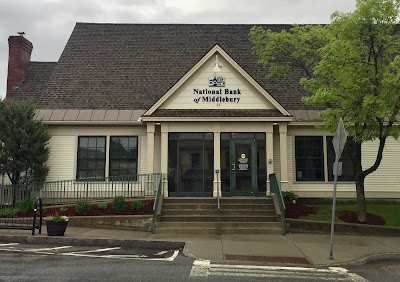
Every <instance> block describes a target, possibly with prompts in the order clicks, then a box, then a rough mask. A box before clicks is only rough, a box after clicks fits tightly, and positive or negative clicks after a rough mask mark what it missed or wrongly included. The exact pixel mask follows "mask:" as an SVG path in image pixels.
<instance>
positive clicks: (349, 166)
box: [326, 136, 355, 181]
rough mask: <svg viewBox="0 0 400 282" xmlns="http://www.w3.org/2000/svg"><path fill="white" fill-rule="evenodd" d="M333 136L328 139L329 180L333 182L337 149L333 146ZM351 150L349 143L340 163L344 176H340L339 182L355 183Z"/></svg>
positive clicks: (345, 147)
mask: <svg viewBox="0 0 400 282" xmlns="http://www.w3.org/2000/svg"><path fill="white" fill-rule="evenodd" d="M332 140H333V136H327V137H326V144H327V149H328V180H329V181H333V180H334V176H333V163H334V162H335V149H334V148H333V144H332ZM350 154H351V148H350V145H349V143H346V145H345V146H344V149H343V152H342V156H341V157H340V160H339V162H342V176H338V181H355V174H354V166H353V162H352V161H351V155H350Z"/></svg>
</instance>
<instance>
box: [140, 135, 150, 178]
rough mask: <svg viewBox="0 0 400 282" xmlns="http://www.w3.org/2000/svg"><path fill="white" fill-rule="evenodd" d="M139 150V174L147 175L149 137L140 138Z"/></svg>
mask: <svg viewBox="0 0 400 282" xmlns="http://www.w3.org/2000/svg"><path fill="white" fill-rule="evenodd" d="M139 146H140V147H139V148H138V149H139V150H138V173H139V174H147V150H148V148H147V136H146V135H143V136H140V137H139Z"/></svg>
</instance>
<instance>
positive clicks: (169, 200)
mask: <svg viewBox="0 0 400 282" xmlns="http://www.w3.org/2000/svg"><path fill="white" fill-rule="evenodd" d="M172 203H174V204H177V203H180V204H185V203H186V204H190V203H197V204H216V203H217V199H216V198H208V197H207V198H206V197H204V198H190V197H188V198H186V197H185V198H180V197H174V198H171V197H168V198H164V199H163V204H172Z"/></svg>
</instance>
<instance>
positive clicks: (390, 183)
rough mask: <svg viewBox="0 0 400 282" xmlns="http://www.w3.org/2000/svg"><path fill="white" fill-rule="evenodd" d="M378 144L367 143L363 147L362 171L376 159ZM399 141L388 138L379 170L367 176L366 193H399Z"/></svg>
mask: <svg viewBox="0 0 400 282" xmlns="http://www.w3.org/2000/svg"><path fill="white" fill-rule="evenodd" d="M378 144H379V143H378V142H369V143H366V144H365V145H364V146H363V162H362V163H363V169H364V170H365V169H367V168H369V167H370V166H371V165H373V163H374V162H375V159H376V154H377V151H378ZM399 173H400V141H396V140H395V139H394V138H388V140H387V141H386V145H385V148H384V151H383V159H382V162H381V164H380V166H379V168H378V169H377V170H376V171H375V172H373V173H372V174H370V175H368V176H367V178H366V181H365V188H366V190H367V191H382V190H384V191H396V192H400V177H399Z"/></svg>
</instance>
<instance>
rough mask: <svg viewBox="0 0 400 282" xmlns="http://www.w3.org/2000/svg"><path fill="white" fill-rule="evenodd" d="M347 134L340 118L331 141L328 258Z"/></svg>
mask: <svg viewBox="0 0 400 282" xmlns="http://www.w3.org/2000/svg"><path fill="white" fill-rule="evenodd" d="M346 140H347V134H346V130H345V129H344V124H343V120H342V119H341V118H340V121H339V124H338V127H337V129H336V133H335V136H334V137H333V140H332V143H333V148H334V149H335V164H334V166H333V175H334V182H333V199H332V223H331V246H330V253H329V259H333V232H334V230H335V211H336V186H337V177H338V175H339V174H340V175H341V166H340V165H339V160H340V156H341V155H342V152H343V149H344V145H345V144H346Z"/></svg>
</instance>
